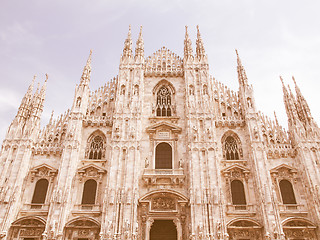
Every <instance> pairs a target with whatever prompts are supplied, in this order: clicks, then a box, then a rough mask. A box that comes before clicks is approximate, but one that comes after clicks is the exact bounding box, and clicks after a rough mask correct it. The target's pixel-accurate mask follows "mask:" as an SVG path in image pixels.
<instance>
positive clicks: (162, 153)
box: [155, 143, 172, 169]
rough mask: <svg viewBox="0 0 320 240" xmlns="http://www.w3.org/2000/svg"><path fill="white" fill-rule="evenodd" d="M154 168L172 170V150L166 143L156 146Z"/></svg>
mask: <svg viewBox="0 0 320 240" xmlns="http://www.w3.org/2000/svg"><path fill="white" fill-rule="evenodd" d="M155 168H156V169H172V148H171V146H170V145H169V144H168V143H160V144H158V145H157V147H156V161H155Z"/></svg>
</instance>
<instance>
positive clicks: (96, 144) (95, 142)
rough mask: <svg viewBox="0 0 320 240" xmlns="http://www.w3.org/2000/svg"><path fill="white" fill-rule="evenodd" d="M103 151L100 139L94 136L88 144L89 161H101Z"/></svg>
mask: <svg viewBox="0 0 320 240" xmlns="http://www.w3.org/2000/svg"><path fill="white" fill-rule="evenodd" d="M103 151H104V147H103V139H102V137H101V136H95V137H94V138H93V139H92V140H91V142H90V143H89V149H87V152H88V153H89V154H88V155H89V159H102V156H103Z"/></svg>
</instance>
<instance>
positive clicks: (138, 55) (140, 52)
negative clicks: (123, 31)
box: [135, 26, 144, 62]
mask: <svg viewBox="0 0 320 240" xmlns="http://www.w3.org/2000/svg"><path fill="white" fill-rule="evenodd" d="M138 59H139V60H140V61H142V62H143V60H144V41H143V37H142V26H140V33H139V38H138V40H137V43H136V52H135V60H136V61H137V60H138Z"/></svg>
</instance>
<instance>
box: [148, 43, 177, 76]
mask: <svg viewBox="0 0 320 240" xmlns="http://www.w3.org/2000/svg"><path fill="white" fill-rule="evenodd" d="M145 75H146V76H159V77H161V76H183V61H182V59H181V58H180V57H179V56H178V55H176V54H175V53H173V52H172V51H170V50H169V49H167V48H166V47H162V48H161V49H159V50H158V51H156V52H155V53H154V54H152V55H151V56H149V57H148V58H147V60H146V65H145Z"/></svg>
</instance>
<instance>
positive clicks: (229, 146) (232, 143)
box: [224, 136, 240, 160]
mask: <svg viewBox="0 0 320 240" xmlns="http://www.w3.org/2000/svg"><path fill="white" fill-rule="evenodd" d="M224 148H225V156H226V159H227V160H239V159H240V158H239V155H240V154H239V148H238V145H237V142H236V140H235V139H234V138H233V137H232V136H228V137H227V138H226V140H225V142H224Z"/></svg>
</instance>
